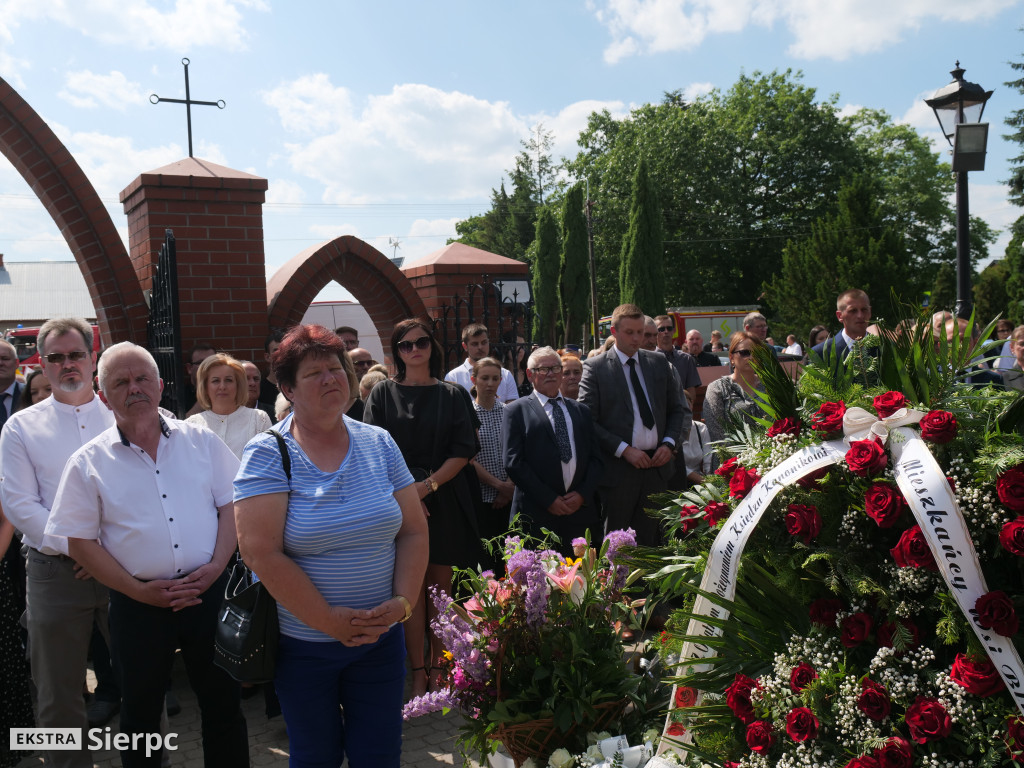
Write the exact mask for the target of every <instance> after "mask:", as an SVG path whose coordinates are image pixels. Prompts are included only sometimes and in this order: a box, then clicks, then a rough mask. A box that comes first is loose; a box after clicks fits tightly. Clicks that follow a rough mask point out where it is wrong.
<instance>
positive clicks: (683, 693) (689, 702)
mask: <svg viewBox="0 0 1024 768" xmlns="http://www.w3.org/2000/svg"><path fill="white" fill-rule="evenodd" d="M696 703H697V690H696V689H695V688H690V687H688V686H683V685H680V686H679V687H678V688H676V706H677V707H692V706H693V705H694V704H696Z"/></svg>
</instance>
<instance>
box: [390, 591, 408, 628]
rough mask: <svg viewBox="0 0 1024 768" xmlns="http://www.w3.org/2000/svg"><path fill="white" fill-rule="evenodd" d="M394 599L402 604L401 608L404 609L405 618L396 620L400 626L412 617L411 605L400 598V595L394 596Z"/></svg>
mask: <svg viewBox="0 0 1024 768" xmlns="http://www.w3.org/2000/svg"><path fill="white" fill-rule="evenodd" d="M394 599H395V600H397V601H398V602H400V603H401V604H402V607H403V608H404V609H405V616H403V617H402V618H400V619H399V620H398V623H399V624H402V623H403V622H406V621H408V620H409V619H410V617H411V616H412V603H410V602H409V601H408V599H406V598H404V597H402V596H401V595H395V596H394Z"/></svg>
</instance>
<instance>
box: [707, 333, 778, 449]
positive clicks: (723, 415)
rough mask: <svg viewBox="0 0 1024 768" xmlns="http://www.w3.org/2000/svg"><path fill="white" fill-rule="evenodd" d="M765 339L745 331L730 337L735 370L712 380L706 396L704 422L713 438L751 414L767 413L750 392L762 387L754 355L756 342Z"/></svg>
mask: <svg viewBox="0 0 1024 768" xmlns="http://www.w3.org/2000/svg"><path fill="white" fill-rule="evenodd" d="M763 343H764V342H762V341H761V340H760V339H759V338H758V337H756V336H754V335H752V334H749V333H747V332H746V331H738V332H737V333H734V334H733V335H732V338H731V339H730V340H729V363H730V364H731V365H732V373H731V374H730V375H729V376H723V377H722V378H720V379H716V380H715V381H713V382H711V383H710V384H709V385H708V391H707V394H706V395H705V396H704V424H705V425H706V426H707V428H708V432H709V433H710V435H711V439H712V440H721V439H723V438H724V437H725V435H726V433H727V432H729V431H731V430H732V429H733V427H734V426H736V425H738V424H740V423H741V422H742V421H743V420H747V421H749V422H751V423H753V418H752V417H754V416H760V417H764V415H765V414H764V411H762V410H761V408H760V406H758V404H757V401H756V400H754V398H753V396H752V394H751V393H752V392H754V390H760V389H761V380H760V379H759V378H757V374H756V373H755V372H754V366H753V365H752V364H751V358H752V356H753V352H754V349H755V348H756V347H757V345H759V344H763Z"/></svg>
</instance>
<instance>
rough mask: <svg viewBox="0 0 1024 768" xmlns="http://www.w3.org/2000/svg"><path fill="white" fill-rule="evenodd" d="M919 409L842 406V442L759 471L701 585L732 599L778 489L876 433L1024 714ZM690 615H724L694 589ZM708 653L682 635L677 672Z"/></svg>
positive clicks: (1018, 677) (1015, 662)
mask: <svg viewBox="0 0 1024 768" xmlns="http://www.w3.org/2000/svg"><path fill="white" fill-rule="evenodd" d="M924 415H925V414H924V413H923V412H922V411H917V410H913V409H908V408H901V409H899V410H898V411H896V412H895V413H893V414H892V415H891V416H887V417H886V418H882V419H880V418H878V417H877V416H876V415H875V414H873V413H871V412H870V411H868V410H866V409H864V408H859V407H853V408H848V409H847V410H846V412H845V414H844V415H843V439H842V440H830V441H827V442H823V443H820V444H818V445H811V446H807V447H805V448H803V449H802V450H800V451H798V452H797V453H795V454H793V455H792V456H790V457H789V458H788V459H786V460H785V461H783V462H782V463H781V464H779V465H778V466H777V467H775V468H773V469H771V470H769V471H768V472H767V473H765V476H764V477H763V478H761V480H760V481H759V482H758V483H757V484H756V485H755V486H754V487H753V488H752V489H751V490H750V492H749V493H748V494H747V495H746V496H745V497H744V498H743V500H742V501H740V503H739V504H737V505H736V508H735V509H734V510H733V511H732V513H731V514H730V515H729V517H728V518H727V519H726V521H725V523H724V524H723V525H722V528H721V530H719V532H718V535H717V536H716V537H715V541H714V543H713V544H712V546H711V550H710V552H709V553H708V562H707V566H706V567H705V569H704V576H703V578H702V579H701V584H700V589H701V591H702V592H708V593H713V594H716V595H718V596H720V597H722V598H724V599H725V600H729V601H731V600H733V599H734V598H735V597H736V576H737V572H738V570H739V562H740V557H741V556H742V554H743V550H744V548H745V547H746V545H747V541H748V540H749V538H750V534H751V533H753V531H754V528H756V527H757V525H758V523H759V522H760V521H761V518H762V517H763V516H764V513H765V512H766V511H767V510H768V507H769V505H770V504H771V502H772V500H773V499H774V498H775V497H776V496H777V495H778V493H779V492H780V491H781V490H782V489H783V488H785V487H787V486H790V485H792V484H793V483H795V482H796V481H797V480H799V479H801V478H802V477H805V476H806V475H809V474H811V473H812V472H815V471H817V470H819V469H821V468H823V467H826V466H829V465H831V464H838V463H840V462H842V461H844V460H845V458H846V450H847V446H848V445H849V444H850V443H851V442H853V441H855V440H867V439H872V438H874V439H878V440H880V441H881V442H882V443H883V444H884V443H886V442H887V443H888V444H889V450H890V452H891V454H892V457H893V459H894V461H895V465H894V467H895V476H896V484H897V486H898V487H899V489H900V491H901V492H902V493H903V495H904V497H905V498H906V499H907V503H908V505H909V506H910V509H911V511H912V512H913V514H914V517H915V519H916V520H917V522H918V525H920V527H921V531H922V533H923V534H924V537H925V540H926V541H927V542H928V547H929V549H930V550H931V552H932V555H933V556H934V557H935V562H936V563H937V564H938V566H939V572H940V573H941V574H942V577H943V579H944V580H945V582H946V586H947V587H949V591H950V592H951V593H952V594H953V596H954V598H955V599H956V601H957V605H959V607H960V610H961V611H962V612H963V614H964V616H966V617H967V619H968V623H969V624H970V625H971V626H972V627H973V628H974V631H975V633H976V634H977V635H978V638H979V639H980V640H981V642H982V643H983V644H984V645H985V648H986V649H987V651H988V653H989V657H990V658H991V659H992V663H993V664H994V665H995V666H996V668H997V669H998V670H999V674H1000V675H1001V676H1002V678H1003V680H1004V681H1005V682H1006V686H1007V689H1008V690H1009V691H1010V694H1011V695H1012V696H1013V698H1014V700H1015V701H1016V703H1017V707H1018V709H1020V711H1021V713H1022V714H1024V664H1022V663H1021V659H1020V655H1019V654H1018V653H1017V650H1016V648H1014V646H1013V643H1012V642H1011V641H1010V639H1009V638H1006V637H1002V636H1001V635H998V634H996V633H995V632H993V631H992V630H990V629H985V628H983V627H981V626H979V624H978V619H977V612H976V611H975V609H974V605H975V603H976V602H977V600H978V598H979V597H981V596H982V595H984V594H986V593H987V592H988V588H987V587H986V585H985V578H984V576H983V575H982V572H981V564H980V562H979V561H978V555H977V553H976V552H975V550H974V542H973V541H972V540H971V537H970V534H969V533H968V531H967V526H966V523H965V522H964V517H963V514H962V513H961V511H960V507H959V506H958V505H957V503H956V497H955V495H954V494H953V491H952V489H951V488H950V487H949V483H948V482H947V481H946V477H945V475H944V474H943V472H942V469H941V468H940V467H939V465H938V462H936V461H935V458H934V457H933V456H932V454H931V451H930V450H929V449H928V445H927V444H926V443H925V441H924V440H922V439H921V437H920V435H919V434H918V432H917V431H916V430H913V429H910V428H909V427H910V426H912V425H914V424H917V423H918V422H920V421H921V419H922V418H923V417H924ZM693 613H695V614H699V615H703V616H708V617H711V618H714V619H718V620H720V621H724V620H725V619H727V618H728V617H729V611H728V610H727V609H725V608H723V607H722V606H720V605H717V604H716V603H713V602H712V601H710V600H708V599H707V598H704V597H702V596H699V595H698V597H697V599H696V600H695V601H694V605H693ZM686 634H687V635H689V636H691V637H696V636H701V635H703V636H704V637H708V638H711V637H717V636H719V635H721V630H720V629H719V628H717V627H715V626H713V625H711V624H707V623H705V622H702V621H700V620H699V619H691V620H690V623H689V625H688V626H687V632H686ZM714 655H715V650H714V649H713V648H712V647H710V646H708V645H706V644H704V643H697V642H694V641H687V642H686V643H685V644H684V645H683V650H682V654H681V655H680V662H679V665H678V666H677V668H676V669H677V674H681V673H682V670H683V669H684V668H685V669H686V670H689V672H690V673H696V672H703V671H706V670H708V669H710V667H711V665H710V664H701V663H700V661H701V660H702V659H708V658H711V657H713V656H714ZM676 688H677V686H673V687H672V697H671V699H670V701H671V702H672V703H673V704H674V703H675V700H676ZM701 697H702V693H701V692H700V691H698V692H697V696H696V702H695V703H696V704H699V703H700V700H701ZM671 723H672V712H671V711H670V712H669V714H668V716H667V717H666V719H665V727H664V729H663V732H662V736H663V737H665V736H666V735H667V731H668V728H669V726H670V724H671ZM680 740H681V741H684V742H686V743H690V742H691V741H692V738H691V734H690V733H689V731H687V732H686V733H684V734H683V735H682V737H681V739H680ZM671 748H672V746H671V743H670V740H669V738H663V739H662V741H661V746H660V747H659V750H658V751H659V753H661V752H664V751H665V750H666V749H671Z"/></svg>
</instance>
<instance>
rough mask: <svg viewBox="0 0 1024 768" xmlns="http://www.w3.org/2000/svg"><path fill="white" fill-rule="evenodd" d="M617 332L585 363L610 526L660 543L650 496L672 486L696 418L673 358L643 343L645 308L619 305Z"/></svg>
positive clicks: (585, 390) (583, 397)
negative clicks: (611, 343)
mask: <svg viewBox="0 0 1024 768" xmlns="http://www.w3.org/2000/svg"><path fill="white" fill-rule="evenodd" d="M612 335H613V336H614V337H615V345H614V346H613V347H612V348H611V349H610V350H608V351H607V352H605V353H604V354H600V355H597V356H596V357H592V358H590V359H588V360H587V361H586V362H585V363H584V364H583V380H582V381H581V382H580V402H581V403H583V404H584V405H586V406H587V407H588V408H589V409H590V415H591V418H593V420H594V430H595V431H596V432H597V439H598V443H599V444H600V446H601V451H602V453H603V456H604V470H605V471H604V475H603V476H602V478H601V484H600V491H601V503H602V506H603V508H604V512H605V532H606V533H607V532H608V531H611V530H615V529H617V528H633V529H634V530H635V531H636V534H637V536H636V540H637V544H640V545H646V546H653V545H657V544H658V543H659V541H660V538H661V536H660V531H659V529H658V524H657V522H656V521H655V520H654V519H652V518H650V517H648V516H647V514H646V513H645V512H644V509H645V507H646V505H647V498H648V496H650V495H651V494H652V493H659V492H662V491H664V490H665V489H666V487H667V484H668V480H669V478H670V477H671V476H672V473H673V471H674V467H675V462H674V461H673V459H674V457H675V454H676V451H677V450H678V446H679V445H681V444H682V443H683V442H685V441H686V439H687V438H688V437H689V434H690V425H691V423H692V421H693V416H692V413H691V411H690V406H689V404H687V402H686V398H684V397H682V395H681V394H680V391H679V387H678V386H677V384H676V381H675V379H674V378H673V375H672V373H673V372H672V368H671V363H669V361H668V359H667V358H666V357H665V356H664V355H662V354H659V353H657V352H648V351H647V350H644V349H640V345H641V343H642V342H643V337H644V313H643V312H642V311H641V310H640V308H639V307H637V306H636V305H634V304H622V305H620V306H618V307H616V308H615V311H614V312H612Z"/></svg>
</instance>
